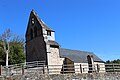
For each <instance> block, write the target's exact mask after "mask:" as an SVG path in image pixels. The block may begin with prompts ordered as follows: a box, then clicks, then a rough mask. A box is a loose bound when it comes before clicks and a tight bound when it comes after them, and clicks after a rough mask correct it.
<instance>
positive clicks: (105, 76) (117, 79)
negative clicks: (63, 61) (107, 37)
mask: <svg viewBox="0 0 120 80" xmlns="http://www.w3.org/2000/svg"><path fill="white" fill-rule="evenodd" d="M0 80H120V73H92V74H88V73H87V74H51V75H49V74H39V73H33V74H26V75H15V76H11V77H2V76H1V77H0Z"/></svg>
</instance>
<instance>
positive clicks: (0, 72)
mask: <svg viewBox="0 0 120 80" xmlns="http://www.w3.org/2000/svg"><path fill="white" fill-rule="evenodd" d="M0 75H2V65H0Z"/></svg>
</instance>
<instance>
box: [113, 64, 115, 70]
mask: <svg viewBox="0 0 120 80" xmlns="http://www.w3.org/2000/svg"><path fill="white" fill-rule="evenodd" d="M113 72H115V66H114V64H113Z"/></svg>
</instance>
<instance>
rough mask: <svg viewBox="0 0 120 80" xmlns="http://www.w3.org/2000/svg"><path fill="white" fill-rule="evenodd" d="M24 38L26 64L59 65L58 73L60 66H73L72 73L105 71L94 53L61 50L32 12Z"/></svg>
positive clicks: (102, 63)
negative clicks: (34, 62)
mask: <svg viewBox="0 0 120 80" xmlns="http://www.w3.org/2000/svg"><path fill="white" fill-rule="evenodd" d="M25 37H26V62H32V61H45V64H46V65H60V66H59V68H60V69H59V70H58V71H59V72H58V73H61V71H62V70H63V67H62V65H73V68H74V70H73V72H74V73H90V72H91V70H93V69H91V68H90V67H94V68H95V71H97V72H104V71H105V65H104V61H103V60H101V59H100V58H99V57H97V56H96V55H95V54H94V53H92V52H87V51H80V50H72V49H65V48H61V47H60V45H59V44H58V43H57V42H56V40H55V31H54V30H53V29H51V28H50V27H48V26H47V25H46V24H45V23H44V22H43V21H42V20H41V19H40V18H39V17H38V15H37V13H36V12H35V11H34V10H32V11H31V13H30V17H29V21H28V25H27V30H26V35H25ZM76 65H80V66H76ZM93 65H95V66H93ZM48 68H49V66H48Z"/></svg>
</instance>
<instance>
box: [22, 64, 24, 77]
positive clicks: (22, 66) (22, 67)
mask: <svg viewBox="0 0 120 80" xmlns="http://www.w3.org/2000/svg"><path fill="white" fill-rule="evenodd" d="M22 75H24V66H23V65H22Z"/></svg>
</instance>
